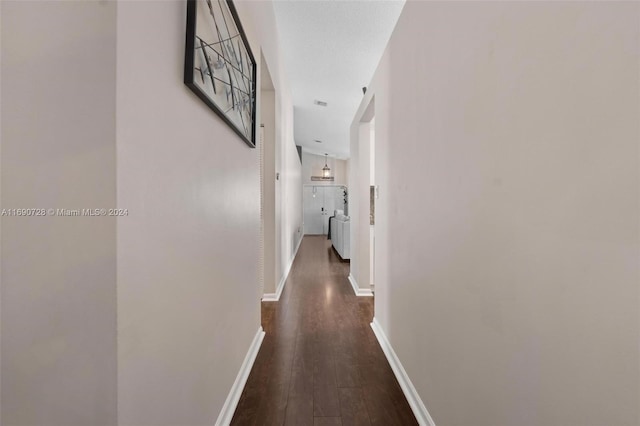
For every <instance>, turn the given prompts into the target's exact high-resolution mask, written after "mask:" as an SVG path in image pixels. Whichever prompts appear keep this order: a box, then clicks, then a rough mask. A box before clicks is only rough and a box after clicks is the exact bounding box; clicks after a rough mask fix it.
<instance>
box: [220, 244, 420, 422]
mask: <svg viewBox="0 0 640 426" xmlns="http://www.w3.org/2000/svg"><path fill="white" fill-rule="evenodd" d="M348 273H349V264H348V263H344V262H341V261H340V259H339V258H338V256H337V255H336V253H335V251H334V250H333V249H332V247H331V244H330V242H329V241H328V240H327V239H326V237H324V236H306V237H304V240H303V241H302V245H301V247H300V249H299V251H298V255H297V258H296V260H295V262H294V264H293V267H292V269H291V273H290V274H289V278H288V280H287V283H286V286H285V288H284V291H283V293H282V296H281V298H280V301H279V302H263V304H262V325H263V327H264V330H265V331H266V336H265V338H264V341H263V343H262V347H261V349H260V352H259V354H258V357H257V358H256V361H255V364H254V366H253V369H252V370H251V375H250V376H249V379H248V381H247V384H246V386H245V389H244V391H243V393H242V396H241V398H240V402H239V404H238V408H237V410H236V413H235V415H234V418H233V421H232V424H233V425H283V424H284V425H291V426H305V425H316V426H317V425H369V424H370V425H385V426H390V425H403V426H404V425H413V424H417V423H416V420H415V418H414V416H413V413H412V412H411V408H410V407H409V404H408V403H407V401H406V399H405V397H404V395H403V393H402V390H401V389H400V386H399V385H398V382H397V381H396V379H395V377H394V375H393V372H392V370H391V367H390V366H389V364H388V362H387V360H386V358H385V356H384V353H383V352H382V349H381V348H380V346H379V345H378V342H377V340H376V338H375V335H374V334H373V331H372V330H371V327H370V326H369V324H370V322H371V320H372V319H373V298H370V297H356V296H355V295H354V294H353V290H352V288H351V286H350V284H349V282H348V280H347V275H348Z"/></svg>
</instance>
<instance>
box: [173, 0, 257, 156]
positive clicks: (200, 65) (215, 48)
mask: <svg viewBox="0 0 640 426" xmlns="http://www.w3.org/2000/svg"><path fill="white" fill-rule="evenodd" d="M184 84H185V85H186V86H187V87H189V89H191V91H192V92H193V93H195V94H196V96H198V98H200V99H201V100H202V101H203V102H204V103H205V104H206V105H207V106H208V107H209V108H210V109H211V110H213V111H214V112H215V113H216V114H217V115H218V116H219V117H220V118H221V119H222V120H223V121H224V122H225V123H226V124H227V125H229V127H231V128H232V129H233V130H234V131H235V132H236V133H237V134H238V136H240V137H241V138H242V139H243V140H244V142H245V143H246V144H247V145H249V146H250V147H251V148H255V147H256V60H255V58H254V56H253V52H252V51H251V46H250V45H249V42H248V41H247V37H246V35H245V32H244V29H243V28H242V24H241V23H240V18H239V17H238V13H237V11H236V8H235V6H234V4H233V1H232V0H187V26H186V43H185V61H184Z"/></svg>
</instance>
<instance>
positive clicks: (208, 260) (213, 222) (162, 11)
mask: <svg viewBox="0 0 640 426" xmlns="http://www.w3.org/2000/svg"><path fill="white" fill-rule="evenodd" d="M236 6H237V8H238V13H239V15H240V17H241V19H242V23H243V26H244V28H245V30H246V32H247V36H248V38H249V40H250V42H251V46H252V50H253V53H254V56H255V57H256V60H257V61H258V63H259V62H260V52H261V49H262V52H263V53H264V56H265V59H266V61H267V62H268V63H269V68H270V71H271V76H272V77H273V80H274V85H275V86H276V87H275V88H276V94H277V95H276V99H275V104H276V113H275V120H276V129H275V135H276V140H281V141H283V142H281V146H280V147H279V148H276V163H277V164H278V166H279V167H280V170H279V171H280V173H281V176H282V177H281V181H283V182H288V181H289V180H295V178H296V177H295V170H293V171H291V170H290V169H289V168H288V162H287V161H288V160H287V158H286V154H287V153H288V151H291V150H292V151H293V152H294V153H295V146H294V144H293V138H292V137H290V138H289V139H286V135H287V134H289V133H291V134H292V132H293V127H292V123H291V122H290V121H286V120H287V117H288V115H289V114H291V115H292V112H290V111H289V110H291V111H292V109H291V106H290V100H289V97H288V89H287V87H286V86H284V84H283V83H282V80H283V79H282V77H281V75H282V72H281V69H280V65H279V52H278V50H277V39H276V36H275V34H276V32H275V19H274V16H273V10H272V5H271V3H270V2H248V3H244V2H237V4H236ZM185 9H186V8H185V3H184V2H182V1H159V2H124V3H120V4H119V5H118V104H117V106H118V203H119V205H121V206H123V207H125V206H126V207H128V208H129V209H130V210H131V211H132V212H134V213H133V214H131V215H130V217H128V218H124V219H122V220H121V221H120V222H119V223H118V330H119V348H118V369H119V376H118V378H119V381H118V403H119V406H118V409H119V420H120V425H142V424H148V425H151V424H153V425H177V424H179V425H203V424H211V423H212V422H215V419H216V418H217V417H218V413H219V412H220V409H221V408H222V406H223V403H224V401H225V398H226V397H227V394H228V392H229V390H230V388H231V386H232V384H233V382H234V380H235V378H236V375H237V374H238V370H239V368H240V365H241V363H242V360H243V358H244V356H245V354H246V353H247V350H248V349H249V345H250V343H251V341H252V338H253V337H254V335H255V333H256V331H257V330H258V328H259V327H260V297H261V288H260V285H259V281H258V275H259V271H258V255H259V253H258V247H259V235H260V218H259V209H260V194H259V190H260V184H259V181H260V179H259V163H258V161H259V158H258V150H256V149H251V148H249V147H248V146H247V145H246V144H245V143H244V142H243V141H242V140H241V139H240V138H239V137H238V136H237V135H236V134H235V133H234V132H233V131H232V130H231V129H230V128H229V127H228V126H227V125H226V124H225V123H223V122H222V121H221V120H220V119H219V118H218V117H217V116H216V115H215V114H214V113H213V112H212V111H211V110H210V109H209V108H208V107H207V106H206V105H205V104H204V103H203V102H201V101H200V100H199V99H198V98H196V97H195V96H194V95H193V94H192V93H191V92H190V91H189V90H188V89H187V88H186V87H185V86H184V85H183V84H182V72H183V65H182V63H183V59H184V31H185ZM258 18H259V21H258ZM141 22H144V31H141V27H140V23H141ZM141 67H142V70H143V71H144V73H143V74H141V72H142V71H141ZM258 101H259V102H262V99H259V100H258ZM257 121H258V123H260V122H261V117H260V116H258V118H257ZM282 135H285V136H282ZM284 141H290V142H291V143H290V145H291V147H289V146H284ZM289 148H291V149H289ZM279 155H280V156H282V158H281V159H280V160H278V156H279ZM296 161H297V154H296ZM292 175H294V176H292ZM299 175H300V173H299V171H298V172H297V176H298V179H299ZM298 184H299V181H298ZM283 185H284V184H283ZM276 191H277V192H276V195H275V197H276V203H277V202H278V200H281V202H282V205H281V207H280V208H279V209H278V208H276V220H279V219H278V215H280V217H283V218H284V219H282V220H281V221H280V228H279V229H280V230H281V232H282V235H286V232H290V231H291V228H292V227H293V225H291V223H290V222H287V220H291V221H293V220H295V214H296V212H297V213H298V214H299V212H300V206H301V204H298V206H297V210H296V205H295V204H294V205H289V204H286V203H287V202H289V201H290V200H289V198H288V187H287V186H282V187H281V188H280V189H279V190H278V189H277V188H276ZM291 245H292V243H291V242H288V241H284V242H282V243H281V244H280V245H279V249H280V250H281V251H282V252H281V253H279V254H278V256H279V257H281V258H284V259H288V258H289V257H290V255H291V252H290V251H288V252H284V251H285V250H292V247H291Z"/></svg>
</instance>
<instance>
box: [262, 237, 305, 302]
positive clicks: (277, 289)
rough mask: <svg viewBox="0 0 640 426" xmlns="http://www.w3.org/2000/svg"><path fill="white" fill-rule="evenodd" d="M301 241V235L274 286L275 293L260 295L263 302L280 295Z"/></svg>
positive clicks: (271, 300)
mask: <svg viewBox="0 0 640 426" xmlns="http://www.w3.org/2000/svg"><path fill="white" fill-rule="evenodd" d="M301 243H302V237H300V239H299V240H298V244H297V245H296V249H295V250H294V251H293V256H291V259H289V263H288V264H287V269H285V271H284V274H282V278H281V279H280V282H279V283H278V287H277V288H276V292H275V293H265V294H264V295H263V296H262V301H263V302H277V301H278V300H280V295H281V294H282V290H284V284H285V283H286V282H287V278H289V272H291V267H292V266H293V261H294V260H295V259H296V255H297V254H298V249H299V248H300V244H301Z"/></svg>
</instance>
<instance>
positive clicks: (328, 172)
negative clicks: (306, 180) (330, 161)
mask: <svg viewBox="0 0 640 426" xmlns="http://www.w3.org/2000/svg"><path fill="white" fill-rule="evenodd" d="M327 155H328V154H325V155H324V167H323V168H322V177H323V178H328V177H330V176H331V169H330V168H329V166H327Z"/></svg>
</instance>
